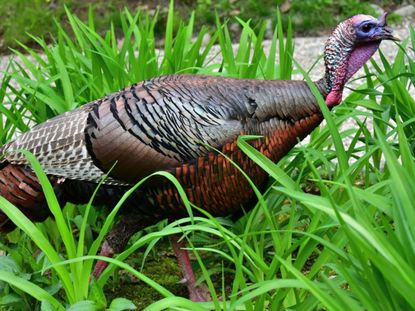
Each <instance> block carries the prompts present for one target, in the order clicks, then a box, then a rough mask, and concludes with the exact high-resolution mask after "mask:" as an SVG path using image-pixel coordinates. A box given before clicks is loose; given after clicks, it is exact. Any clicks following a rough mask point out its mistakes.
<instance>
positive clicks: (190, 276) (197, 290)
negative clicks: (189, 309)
mask: <svg viewBox="0 0 415 311" xmlns="http://www.w3.org/2000/svg"><path fill="white" fill-rule="evenodd" d="M169 238H170V243H171V245H172V247H173V251H174V254H175V255H176V257H177V261H178V262H179V266H180V269H181V270H182V273H183V283H186V285H187V289H188V291H189V297H190V299H191V300H192V301H210V300H212V298H211V296H210V293H209V289H208V288H207V286H206V284H201V285H199V286H198V287H197V286H196V278H195V275H194V273H193V269H192V263H191V262H190V257H189V252H188V251H187V250H186V249H184V248H185V247H186V243H185V241H184V240H181V241H180V235H177V234H175V235H171V236H170V237H169Z"/></svg>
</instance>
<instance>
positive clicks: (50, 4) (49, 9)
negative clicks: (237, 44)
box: [0, 0, 402, 53]
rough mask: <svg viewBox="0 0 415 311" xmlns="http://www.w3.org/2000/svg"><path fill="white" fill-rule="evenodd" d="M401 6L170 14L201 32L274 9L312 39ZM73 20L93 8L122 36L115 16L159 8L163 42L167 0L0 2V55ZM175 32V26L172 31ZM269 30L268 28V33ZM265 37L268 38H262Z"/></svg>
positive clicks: (263, 5) (309, 3)
mask: <svg viewBox="0 0 415 311" xmlns="http://www.w3.org/2000/svg"><path fill="white" fill-rule="evenodd" d="M401 3H402V0H377V1H369V0H364V1H358V0H340V1H337V0H265V1H257V0H231V1H224V0H220V1H211V0H198V1H192V0H182V1H176V10H175V14H176V15H177V17H180V18H187V16H189V15H190V13H191V12H192V11H195V12H196V15H197V16H198V18H197V20H196V22H195V27H196V29H200V28H201V27H202V26H203V25H207V26H209V27H212V28H214V26H215V16H216V13H218V14H219V16H220V17H221V18H223V19H224V18H229V17H233V16H238V17H240V18H242V19H243V20H248V19H252V20H253V23H254V24H257V23H259V22H260V21H263V20H265V19H269V22H271V23H272V22H275V16H276V14H277V8H278V7H280V8H281V9H282V12H283V23H284V26H287V23H288V15H290V16H291V17H292V21H293V26H294V30H295V32H296V34H303V35H313V34H314V35H315V34H317V33H324V32H326V31H327V30H328V29H331V28H332V27H333V26H335V25H337V23H338V22H339V21H341V20H343V19H345V18H346V17H349V16H352V15H354V14H356V13H362V12H364V13H367V14H374V15H376V14H377V12H376V7H374V6H373V5H374V4H375V5H377V6H380V7H382V8H384V9H388V10H391V9H394V8H395V7H396V6H398V5H399V4H401ZM65 5H66V6H67V7H68V8H69V10H70V11H71V12H73V13H74V14H75V15H77V16H78V17H79V18H81V20H86V19H87V16H88V9H89V7H92V8H93V10H94V11H95V15H96V16H97V18H96V19H95V27H96V29H97V30H98V32H99V33H101V34H103V33H104V32H105V31H106V30H107V29H108V28H109V27H110V24H111V23H112V24H113V25H114V28H115V30H116V32H117V33H122V25H121V20H120V16H119V14H118V12H119V11H120V10H122V9H123V8H124V7H127V8H128V9H129V10H130V11H132V12H135V11H136V10H137V9H139V10H149V11H150V12H154V11H155V10H156V9H157V8H158V7H159V8H160V16H159V20H158V23H157V25H156V29H155V34H156V37H158V38H162V37H163V36H164V34H163V31H164V29H165V24H166V20H167V11H168V9H167V8H168V1H167V0H157V1H148V0H110V1H104V0H86V1H85V0H69V1H67V0H65V1H63V0H30V1H21V0H0V16H1V17H2V18H1V20H0V52H3V53H9V52H10V51H9V47H12V48H17V47H19V45H18V44H17V43H16V40H17V41H20V42H22V43H24V44H26V45H29V46H36V44H35V42H34V41H33V40H32V39H31V38H30V37H29V36H28V35H27V33H30V34H32V35H35V36H42V37H44V38H45V39H46V41H47V42H50V41H51V40H52V38H53V37H55V36H56V34H57V31H58V26H57V24H56V23H55V21H57V22H58V23H59V24H61V25H62V26H63V27H64V29H65V30H68V31H70V26H69V21H68V19H67V17H66V14H65V9H64V6H65ZM230 24H231V25H232V27H231V31H232V32H234V34H238V33H239V32H240V25H239V24H238V23H236V22H235V21H234V20H233V19H231V20H230ZM173 26H174V27H175V29H176V28H177V27H178V26H179V24H178V23H175V24H174V25H173ZM271 29H272V26H271V27H270V30H271ZM269 33H270V32H268V33H267V35H268V34H269Z"/></svg>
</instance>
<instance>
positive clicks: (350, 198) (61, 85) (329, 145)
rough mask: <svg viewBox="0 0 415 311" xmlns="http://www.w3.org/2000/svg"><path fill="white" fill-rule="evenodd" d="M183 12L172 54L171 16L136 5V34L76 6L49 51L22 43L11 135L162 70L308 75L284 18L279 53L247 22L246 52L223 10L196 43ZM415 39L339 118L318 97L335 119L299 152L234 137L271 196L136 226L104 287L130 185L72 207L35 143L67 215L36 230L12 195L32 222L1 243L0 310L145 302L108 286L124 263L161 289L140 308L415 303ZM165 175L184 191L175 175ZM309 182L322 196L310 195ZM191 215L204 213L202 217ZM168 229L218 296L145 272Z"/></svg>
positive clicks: (5, 92)
mask: <svg viewBox="0 0 415 311" xmlns="http://www.w3.org/2000/svg"><path fill="white" fill-rule="evenodd" d="M172 6H173V4H171V7H170V10H169V13H168V15H167V23H166V29H165V41H164V42H165V43H164V49H163V52H162V53H159V52H158V51H157V50H156V47H155V46H156V44H155V42H156V34H155V29H156V27H157V21H158V18H159V15H158V14H157V13H156V14H155V15H154V16H149V15H147V14H144V13H137V14H136V15H131V14H130V13H129V12H128V11H125V12H124V13H123V14H122V15H121V17H120V21H121V24H122V33H123V36H125V38H126V40H124V41H123V43H122V44H121V45H118V43H117V40H116V38H117V35H116V32H115V30H114V28H111V29H110V30H109V31H108V32H107V33H106V34H104V35H100V34H99V33H98V32H97V29H96V27H95V26H94V25H95V18H94V16H93V14H92V12H91V13H90V14H89V18H88V21H87V22H82V21H81V20H80V19H78V18H77V17H76V16H75V15H72V14H71V13H69V12H67V13H66V14H67V18H68V21H69V24H70V26H71V29H72V31H73V33H74V37H73V38H71V37H68V36H67V35H66V32H65V31H64V29H63V28H62V27H60V26H58V35H57V37H56V39H55V42H54V44H52V45H51V46H49V45H48V44H47V41H45V40H43V39H39V38H35V40H36V41H37V42H38V43H39V45H40V46H41V47H42V49H43V53H44V55H45V57H44V58H42V57H41V56H40V54H38V52H36V51H35V50H33V49H32V48H30V47H26V46H22V48H23V50H24V53H21V52H19V51H15V54H16V60H19V61H16V62H14V63H13V64H11V65H10V67H9V68H8V70H7V72H6V74H5V75H4V78H3V80H2V84H1V88H0V98H1V99H2V101H3V105H2V107H1V108H0V114H1V117H0V122H1V123H0V128H1V139H2V143H4V142H6V141H8V140H10V139H11V137H12V136H13V135H14V134H15V133H16V132H19V131H25V130H27V129H28V128H29V127H31V126H32V124H33V123H38V122H42V121H44V120H46V119H48V118H50V117H52V116H54V115H56V114H60V113H62V112H64V111H67V110H70V109H73V108H74V107H76V106H79V105H81V104H83V103H86V102H88V101H91V100H93V99H95V98H99V97H102V96H104V95H106V94H108V93H110V92H112V91H115V90H118V89H120V88H122V87H124V86H126V85H128V84H131V83H134V82H136V81H139V80H142V79H146V78H149V77H152V76H156V75H160V74H168V73H173V72H182V73H208V74H214V75H221V76H234V77H249V78H262V79H264V78H265V79H289V78H291V74H292V73H293V72H294V71H298V72H302V73H303V75H304V76H305V79H306V80H308V77H307V74H306V73H305V71H304V70H302V69H301V67H300V66H299V65H297V66H294V64H293V61H292V58H291V55H292V53H293V44H292V42H293V41H292V28H291V27H286V28H285V27H283V24H282V17H280V16H278V17H279V18H278V20H277V23H276V27H275V29H274V32H273V35H272V38H273V41H272V44H271V51H270V52H269V53H265V51H264V49H263V46H262V43H263V40H264V34H265V30H266V26H265V24H262V25H260V26H259V27H254V26H252V22H249V21H245V20H243V19H237V22H238V23H239V25H240V26H241V29H242V32H241V35H240V37H239V47H238V49H237V50H236V51H234V50H233V48H232V41H233V40H232V35H231V31H230V29H229V24H228V23H227V22H226V21H222V20H221V19H220V18H219V17H217V18H216V29H214V30H209V29H207V28H206V29H204V30H203V31H201V32H199V33H198V35H197V36H196V37H195V35H194V34H195V33H196V32H195V28H196V24H195V21H196V20H197V16H196V15H191V17H190V18H189V19H188V20H187V21H186V22H183V21H180V20H179V19H178V18H177V15H176V14H174V11H173V7H172ZM174 25H179V26H177V27H176V26H174ZM410 33H411V38H410V39H409V40H407V41H404V42H403V43H402V45H401V47H400V49H399V50H398V52H397V55H396V57H395V60H394V61H393V62H392V63H389V62H388V61H387V60H386V59H385V58H383V57H382V60H381V64H377V63H375V62H374V61H372V62H373V65H374V68H375V69H374V71H373V72H370V71H369V69H368V68H366V73H367V75H366V77H364V78H363V79H362V81H361V86H360V87H359V88H358V89H357V90H355V91H354V92H352V94H351V95H350V96H349V97H348V98H346V99H345V100H344V103H343V104H342V105H341V106H339V107H337V108H336V109H334V110H333V111H332V112H329V111H328V109H327V108H326V106H325V104H324V101H323V100H322V98H321V97H319V96H317V98H319V103H320V106H321V108H322V111H323V113H324V115H325V119H326V123H327V126H324V127H323V126H321V127H320V128H317V129H316V130H315V131H314V132H313V133H312V135H311V136H310V142H309V143H308V144H307V145H301V146H297V147H296V148H294V149H293V150H292V151H291V152H290V154H289V155H287V156H286V157H285V158H283V159H282V160H281V161H279V162H278V163H277V164H275V163H272V162H271V161H270V160H269V159H267V158H266V157H264V156H263V155H262V154H261V153H259V152H258V151H257V150H255V149H254V148H253V147H252V146H251V145H250V144H249V143H248V142H249V140H250V139H254V138H255V137H240V138H239V139H238V145H239V147H240V148H241V149H242V150H243V151H244V152H245V153H246V154H247V155H248V156H249V157H251V158H252V159H253V160H254V161H255V162H256V163H257V164H258V165H260V166H261V167H262V168H263V169H264V170H266V171H267V172H268V173H269V175H270V183H269V188H268V189H267V191H266V192H265V193H260V192H259V191H258V190H257V189H255V192H256V194H257V196H258V204H257V205H256V206H255V207H254V208H253V209H252V210H251V211H250V212H248V213H246V214H244V216H243V217H241V218H240V219H238V220H232V219H229V218H214V217H212V216H211V215H209V214H208V213H206V212H205V211H203V210H200V209H199V208H198V207H196V206H193V205H192V204H191V202H189V201H188V200H187V199H186V197H185V195H184V194H183V193H182V198H183V200H184V202H185V203H186V207H187V209H188V211H189V217H186V218H183V219H179V220H177V221H174V222H171V223H168V224H167V223H166V222H161V223H159V224H156V225H154V226H153V227H151V228H148V229H146V230H145V231H143V232H140V233H138V234H137V235H136V236H135V238H134V239H133V240H132V241H131V243H130V245H129V247H128V248H127V249H126V250H125V251H124V252H123V253H121V254H119V255H118V256H117V257H116V258H114V259H106V260H108V261H110V262H111V263H112V265H110V268H109V269H107V270H106V271H105V272H104V273H103V275H102V276H101V277H100V278H99V279H98V280H97V281H96V282H92V283H90V281H89V275H90V272H91V269H92V265H93V260H96V259H97V258H99V257H97V256H96V253H97V250H98V248H99V245H100V244H101V242H102V239H103V238H104V236H105V234H106V232H108V230H109V228H110V226H111V224H112V223H113V221H114V218H115V216H116V213H117V211H118V209H119V208H121V207H122V203H123V201H124V200H125V199H126V198H127V196H128V195H129V194H130V193H131V192H132V191H133V189H131V190H130V191H128V192H127V193H126V194H125V196H124V197H123V198H122V199H121V200H120V202H119V203H118V204H117V205H116V206H115V207H114V208H113V209H112V211H111V212H110V213H109V215H106V214H105V213H103V212H102V211H101V210H100V208H99V207H95V206H93V204H92V203H91V202H92V198H91V202H90V203H89V204H87V205H85V206H75V205H71V204H69V205H68V206H66V207H65V208H64V209H62V207H61V206H59V204H58V203H57V200H56V197H55V194H54V192H53V189H52V187H51V185H50V183H49V181H48V179H47V177H46V176H45V174H44V173H43V171H42V170H41V168H40V166H39V164H38V163H37V161H36V159H34V158H33V156H32V155H30V154H28V153H27V154H26V155H27V157H28V159H29V160H30V162H31V165H32V167H33V169H34V171H35V173H36V174H37V176H38V178H39V180H40V182H41V184H42V187H43V190H44V192H45V195H46V197H47V201H48V206H49V208H50V210H51V212H52V214H53V215H54V218H55V221H52V220H48V221H46V222H45V223H43V224H34V223H32V222H30V220H28V219H27V218H26V217H25V216H24V215H23V214H22V213H21V212H20V211H19V210H18V209H16V208H15V207H14V206H12V205H11V204H10V203H9V202H7V201H6V200H5V199H4V198H1V197H0V208H1V210H2V211H3V212H4V213H6V214H7V215H8V216H9V217H10V218H11V219H12V220H13V222H15V223H16V225H17V226H18V227H19V228H20V230H16V231H14V232H13V233H11V234H9V236H8V239H9V240H11V241H12V242H13V241H14V242H15V243H16V242H19V243H16V244H17V245H16V246H13V244H9V245H5V244H1V245H0V246H1V249H3V250H5V251H6V253H7V256H1V257H0V280H1V281H0V289H1V291H0V308H3V309H4V310H8V309H35V310H49V309H50V310H65V309H69V310H78V309H82V310H97V309H99V310H100V309H108V310H123V309H128V308H132V307H133V304H135V305H137V306H138V305H139V301H134V299H136V297H131V296H128V299H127V298H126V296H127V293H126V292H122V291H121V292H117V293H116V294H115V295H114V294H111V293H110V291H109V289H110V288H113V287H119V286H122V284H123V282H125V281H123V280H120V278H122V277H120V276H119V275H118V273H117V269H118V268H122V269H124V270H126V271H128V272H129V273H130V274H132V275H134V276H135V277H136V278H137V279H138V280H140V283H141V284H143V286H144V284H145V286H146V287H145V288H146V289H148V288H151V289H152V290H153V292H157V293H158V296H157V297H158V298H156V299H155V301H149V302H148V303H147V305H146V306H143V307H145V308H146V310H164V309H166V308H170V309H172V308H174V307H175V308H177V309H179V308H180V309H181V310H206V309H216V310H220V309H223V310H252V311H254V310H266V309H269V310H279V309H284V310H285V309H297V310H321V309H328V310H347V309H353V310H380V309H382V310H414V309H415V299H414V298H413V292H414V290H415V282H414V280H413V278H412V276H413V275H414V273H415V271H414V270H415V267H414V264H413V263H414V258H415V232H414V229H413V226H412V225H411V224H412V223H413V222H414V221H415V212H414V209H413V206H412V202H413V201H414V200H415V198H414V192H413V189H414V186H415V177H414V176H415V161H414V148H413V146H414V142H413V140H414V137H413V133H414V131H413V126H414V120H415V119H414V107H413V103H414V101H413V98H412V97H411V95H410V93H409V92H408V90H409V89H410V88H413V87H414V82H415V75H414V74H415V65H414V62H413V59H411V57H410V54H409V51H410V49H414V48H415V32H414V30H413V29H411V32H410ZM207 34H209V36H210V39H209V40H208V42H207V43H206V41H204V39H203V38H204V37H205V36H206V35H207ZM284 35H285V36H286V37H287V39H286V40H283V37H284ZM215 43H218V44H219V46H220V50H219V52H218V53H219V55H220V56H221V57H220V61H219V62H218V61H215V60H211V59H210V58H209V57H208V55H209V52H210V51H211V50H212V46H213V44H215ZM277 47H278V51H279V54H278V62H277V63H278V64H275V61H276V59H277V57H276V51H277ZM136 51H138V53H136ZM27 55H30V56H31V58H29V57H28V56H27ZM33 59H34V60H36V61H33ZM21 64H24V65H21ZM11 80H14V81H15V83H17V87H16V86H13V85H12V84H11V83H10V81H11ZM316 95H318V94H316ZM349 119H353V120H355V122H356V126H355V127H354V128H351V129H350V128H348V129H345V130H343V129H342V127H341V125H342V123H343V122H345V121H346V120H349ZM369 121H370V122H371V123H372V124H373V129H369V127H368V126H367V125H368V123H369ZM346 138H348V139H349V141H350V143H348V144H347V145H345V144H344V143H343V142H344V141H345V139H346ZM159 174H161V175H162V176H164V177H165V178H169V179H170V180H171V181H172V182H173V183H174V184H175V185H176V187H177V188H178V189H181V188H180V185H179V184H178V183H177V181H176V180H175V179H174V178H173V177H172V176H171V175H168V174H165V173H159ZM140 183H141V182H140ZM140 183H139V184H137V185H136V187H139V186H140ZM310 184H311V185H312V187H314V188H318V192H319V193H318V194H313V193H311V192H308V191H304V189H305V188H307V187H306V186H307V185H310ZM253 187H254V186H253ZM193 210H198V211H199V212H200V213H201V216H194V215H193V214H192V211H193ZM171 234H182V235H183V236H184V238H185V239H187V240H188V242H189V245H190V248H191V249H192V252H193V254H194V256H195V258H196V261H197V264H198V265H197V266H198V267H199V269H200V270H199V271H198V272H199V273H198V275H199V276H200V280H199V281H203V282H206V284H207V285H208V286H209V289H210V291H211V294H212V298H213V300H212V302H207V303H193V302H191V301H189V300H188V299H186V298H183V297H179V296H177V295H175V294H174V293H173V292H172V290H171V289H170V288H167V287H166V286H164V285H162V284H161V279H160V278H156V277H154V278H150V277H149V276H148V275H147V274H146V267H148V262H149V261H151V259H152V258H153V257H154V256H157V254H158V252H159V250H160V248H164V247H165V243H163V241H164V239H165V237H167V236H168V235H171ZM138 250H141V252H140V254H139V255H138V257H133V254H134V253H137V251H138ZM33 254H36V255H35V256H33ZM133 266H134V267H133ZM140 266H144V269H143V270H141V269H140ZM167 273H168V272H167ZM160 297H162V298H160Z"/></svg>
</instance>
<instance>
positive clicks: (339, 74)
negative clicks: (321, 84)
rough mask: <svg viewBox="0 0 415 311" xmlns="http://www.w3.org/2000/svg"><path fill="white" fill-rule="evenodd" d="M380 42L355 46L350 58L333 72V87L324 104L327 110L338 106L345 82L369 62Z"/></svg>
mask: <svg viewBox="0 0 415 311" xmlns="http://www.w3.org/2000/svg"><path fill="white" fill-rule="evenodd" d="M379 44H380V41H377V42H370V43H366V44H364V45H361V46H357V47H355V48H354V49H353V51H352V52H351V53H350V56H349V57H348V58H347V59H346V61H345V62H344V63H342V64H339V66H338V67H337V70H336V72H335V75H336V77H335V79H334V83H333V87H332V88H331V90H330V92H329V94H328V95H327V97H326V104H327V106H328V107H329V108H333V107H334V106H336V105H338V104H340V102H341V101H342V95H343V88H344V85H345V84H346V82H347V81H348V80H349V79H350V78H351V77H352V76H353V75H354V74H355V73H356V72H357V71H358V70H359V69H360V68H362V66H363V65H364V64H365V63H366V62H367V61H368V60H369V58H370V57H372V55H373V54H374V53H375V52H376V50H377V49H378V47H379Z"/></svg>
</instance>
